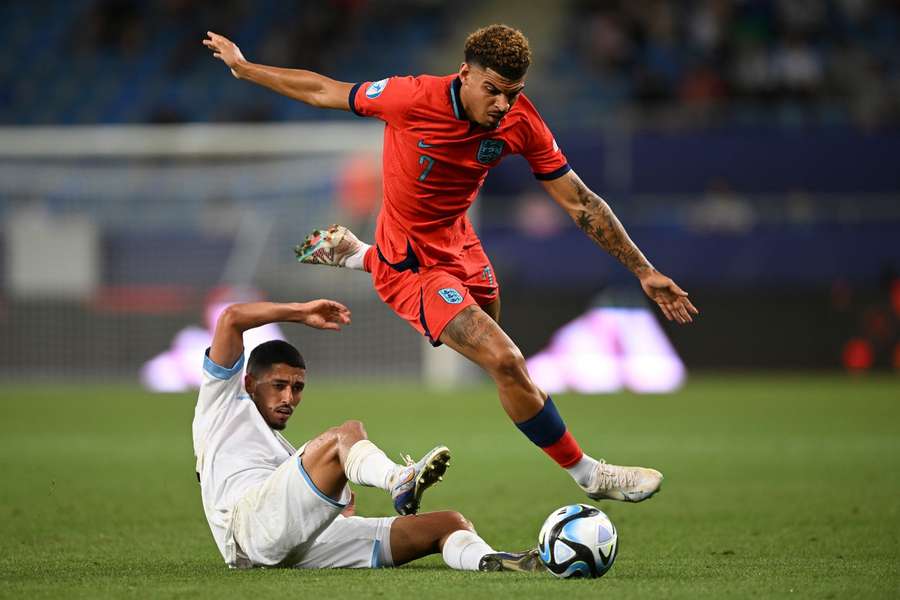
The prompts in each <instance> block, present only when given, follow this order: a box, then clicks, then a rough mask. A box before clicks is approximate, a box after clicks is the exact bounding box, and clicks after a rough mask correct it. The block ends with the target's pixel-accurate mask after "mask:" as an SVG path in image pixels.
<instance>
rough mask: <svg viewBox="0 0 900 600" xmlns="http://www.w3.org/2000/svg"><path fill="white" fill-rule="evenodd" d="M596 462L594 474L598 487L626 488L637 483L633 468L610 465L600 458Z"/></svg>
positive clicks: (606, 488)
mask: <svg viewBox="0 0 900 600" xmlns="http://www.w3.org/2000/svg"><path fill="white" fill-rule="evenodd" d="M597 463H598V464H597V467H596V468H595V469H594V476H595V477H596V482H597V483H598V484H599V486H598V487H599V489H604V490H608V489H610V488H628V487H632V486H634V485H636V484H637V483H638V481H637V480H638V476H637V475H638V474H637V471H636V470H635V469H629V468H627V467H618V466H616V465H610V464H608V463H607V462H606V461H605V460H603V459H602V458H601V459H600V460H599V461H597Z"/></svg>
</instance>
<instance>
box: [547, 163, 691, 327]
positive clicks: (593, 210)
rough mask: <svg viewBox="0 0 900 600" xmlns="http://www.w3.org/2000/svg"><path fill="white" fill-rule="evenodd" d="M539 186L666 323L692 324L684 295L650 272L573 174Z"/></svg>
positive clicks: (605, 208) (604, 207)
mask: <svg viewBox="0 0 900 600" xmlns="http://www.w3.org/2000/svg"><path fill="white" fill-rule="evenodd" d="M541 183H543V184H544V189H546V190H547V192H548V193H549V194H550V195H551V196H552V197H553V199H554V200H556V202H557V203H558V204H559V205H560V206H562V207H563V208H564V209H565V211H566V212H567V213H569V216H570V217H572V220H573V221H575V223H576V224H577V225H578V227H579V228H580V229H581V230H582V231H584V232H585V233H586V234H587V235H588V237H590V238H591V239H592V240H594V241H595V242H596V243H597V245H599V246H600V247H601V248H603V249H604V250H606V251H607V252H609V253H610V254H612V255H613V256H614V257H616V258H617V259H618V260H619V262H621V263H622V264H623V265H625V267H626V268H627V269H628V270H629V271H631V272H632V273H634V275H635V277H637V278H638V280H640V282H641V287H642V288H643V289H644V292H645V293H646V294H647V295H648V296H649V297H650V299H651V300H653V301H654V302H656V303H657V304H658V305H659V308H660V310H662V312H663V314H664V315H665V316H666V318H667V319H669V320H670V321H673V320H674V321H678V322H679V323H690V322H691V321H692V320H693V319H692V318H691V315H696V314H698V311H697V309H696V308H695V307H694V305H693V304H691V301H690V300H688V297H687V296H688V294H687V292H685V291H684V290H682V289H681V288H680V287H678V286H677V285H676V284H675V282H674V281H672V280H671V279H669V278H668V277H666V276H665V275H663V274H662V273H660V272H659V271H657V270H656V269H655V268H653V265H652V264H650V261H648V260H647V258H646V257H645V256H644V254H643V253H642V252H641V251H640V249H639V248H638V247H637V245H635V243H634V242H633V241H631V238H630V237H628V233H627V232H626V231H625V228H624V227H622V223H620V222H619V219H618V218H617V217H616V215H615V213H613V211H612V209H611V208H610V207H609V205H608V204H607V203H606V202H605V201H604V200H603V198H601V197H600V196H598V195H597V194H595V193H594V192H592V191H591V190H590V189H588V187H587V186H586V185H585V184H584V182H583V181H581V179H580V178H579V177H578V175H576V174H575V171H569V172H568V173H566V174H565V175H563V176H562V177H559V178H557V179H553V180H551V181H543V182H541Z"/></svg>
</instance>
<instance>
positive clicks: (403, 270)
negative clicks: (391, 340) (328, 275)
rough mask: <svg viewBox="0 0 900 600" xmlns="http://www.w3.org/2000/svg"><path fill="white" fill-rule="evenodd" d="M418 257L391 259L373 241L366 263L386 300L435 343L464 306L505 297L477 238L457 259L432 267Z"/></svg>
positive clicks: (378, 289) (381, 296)
mask: <svg viewBox="0 0 900 600" xmlns="http://www.w3.org/2000/svg"><path fill="white" fill-rule="evenodd" d="M417 263H418V261H417V260H416V259H415V256H414V255H413V256H412V257H411V260H410V257H407V260H406V261H404V263H403V264H400V265H396V264H395V265H391V264H390V263H388V262H387V261H386V259H384V257H382V256H381V255H380V252H379V251H378V247H377V246H372V247H371V248H369V250H368V252H366V257H365V263H364V264H365V269H366V271H368V272H369V273H371V274H372V283H373V285H374V286H375V291H376V292H377V293H378V296H379V297H380V298H381V299H382V301H384V303H385V304H387V305H388V306H390V307H391V309H392V310H393V311H394V312H395V313H397V314H398V315H399V316H400V318H402V319H405V320H406V322H407V323H409V324H410V325H412V326H413V327H414V328H415V329H416V330H417V331H418V332H419V333H421V334H422V335H424V336H425V337H427V338H428V341H430V342H431V344H432V345H433V346H438V345H440V342H439V341H438V340H439V339H440V337H441V333H443V331H444V327H446V326H447V323H449V322H450V321H451V320H452V319H453V317H455V316H456V315H458V314H459V313H460V312H462V311H463V309H465V308H468V307H469V306H472V305H474V304H477V305H479V306H485V305H487V304H490V303H491V302H493V301H494V300H496V299H497V298H499V297H500V296H499V291H500V288H499V286H498V285H497V279H496V277H495V276H494V267H493V266H492V265H491V261H490V260H489V259H488V257H487V254H485V253H484V248H482V247H481V241H479V240H478V239H477V238H476V239H475V241H474V243H472V244H469V245H467V246H466V247H465V248H464V249H463V253H462V255H461V256H460V257H459V259H458V260H457V261H456V262H454V263H451V264H439V265H435V266H433V267H422V266H419V265H418V264H417Z"/></svg>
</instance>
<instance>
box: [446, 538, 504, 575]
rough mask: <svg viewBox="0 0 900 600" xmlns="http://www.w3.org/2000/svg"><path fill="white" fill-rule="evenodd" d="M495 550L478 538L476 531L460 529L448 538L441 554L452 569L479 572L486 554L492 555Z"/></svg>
mask: <svg viewBox="0 0 900 600" xmlns="http://www.w3.org/2000/svg"><path fill="white" fill-rule="evenodd" d="M492 552H494V549H493V548H491V547H490V546H488V545H487V542H485V541H484V540H483V539H481V538H480V537H478V534H477V533H475V532H474V531H469V530H467V529H460V530H459V531H454V532H453V533H451V534H450V535H449V536H447V539H446V541H444V547H443V548H442V549H441V554H442V555H443V556H444V562H445V563H447V566H448V567H450V568H451V569H458V570H460V571H477V570H478V563H479V562H481V557H482V556H484V555H485V554H491V553H492Z"/></svg>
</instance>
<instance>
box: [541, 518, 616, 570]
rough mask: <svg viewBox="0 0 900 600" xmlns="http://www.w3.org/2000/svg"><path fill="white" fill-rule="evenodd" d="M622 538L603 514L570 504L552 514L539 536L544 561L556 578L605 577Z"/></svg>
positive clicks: (614, 558) (542, 560)
mask: <svg viewBox="0 0 900 600" xmlns="http://www.w3.org/2000/svg"><path fill="white" fill-rule="evenodd" d="M618 549H619V536H618V534H617V533H616V526H615V525H613V524H612V521H610V520H609V517H607V516H606V515H605V514H604V513H603V511H601V510H600V509H598V508H594V507H593V506H590V505H589V504H570V505H569V506H563V507H562V508H560V509H559V510H555V511H553V512H552V513H551V514H550V516H549V517H547V520H546V521H544V526H543V527H541V533H540V534H539V535H538V550H539V552H540V555H541V562H543V563H544V566H546V567H547V569H548V570H549V571H550V572H551V573H553V574H554V575H556V576H557V577H562V578H568V577H588V578H593V577H602V576H603V575H604V574H605V573H606V572H607V571H609V568H610V567H612V565H613V562H615V560H616V553H617V552H618Z"/></svg>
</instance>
